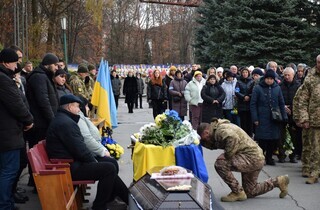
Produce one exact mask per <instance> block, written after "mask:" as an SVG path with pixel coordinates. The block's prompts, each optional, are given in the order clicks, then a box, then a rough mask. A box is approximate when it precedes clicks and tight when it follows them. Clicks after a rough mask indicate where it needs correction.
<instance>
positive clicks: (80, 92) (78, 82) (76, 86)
mask: <svg viewBox="0 0 320 210" xmlns="http://www.w3.org/2000/svg"><path fill="white" fill-rule="evenodd" d="M70 87H71V89H72V92H73V94H74V95H76V96H82V97H84V98H86V99H87V100H89V101H90V100H91V94H92V89H91V88H87V87H86V85H85V83H84V81H83V80H82V79H81V77H80V76H79V75H72V76H71V77H70ZM90 90H91V92H90Z"/></svg>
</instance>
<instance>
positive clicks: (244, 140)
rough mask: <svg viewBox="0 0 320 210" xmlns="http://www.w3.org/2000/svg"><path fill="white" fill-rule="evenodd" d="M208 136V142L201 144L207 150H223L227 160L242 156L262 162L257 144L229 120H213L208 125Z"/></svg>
mask: <svg viewBox="0 0 320 210" xmlns="http://www.w3.org/2000/svg"><path fill="white" fill-rule="evenodd" d="M209 135H210V141H209V142H202V145H203V146H204V147H206V148H208V149H223V150H224V151H225V157H226V158H227V159H230V158H232V157H234V156H236V155H240V154H243V155H247V156H248V157H249V158H255V159H258V160H264V155H263V152H262V149H261V148H260V147H259V146H258V144H257V143H256V142H255V141H254V140H253V139H252V138H251V137H250V136H248V134H247V133H246V132H245V131H243V130H242V129H241V128H240V127H238V126H237V125H235V124H232V123H230V121H229V120H225V119H217V120H214V121H213V122H212V123H211V124H210V129H209Z"/></svg>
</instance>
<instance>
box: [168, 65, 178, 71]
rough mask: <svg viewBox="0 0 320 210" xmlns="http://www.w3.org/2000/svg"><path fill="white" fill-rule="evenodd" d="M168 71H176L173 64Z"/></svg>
mask: <svg viewBox="0 0 320 210" xmlns="http://www.w3.org/2000/svg"><path fill="white" fill-rule="evenodd" d="M169 70H170V71H177V68H176V67H175V66H170V69H169Z"/></svg>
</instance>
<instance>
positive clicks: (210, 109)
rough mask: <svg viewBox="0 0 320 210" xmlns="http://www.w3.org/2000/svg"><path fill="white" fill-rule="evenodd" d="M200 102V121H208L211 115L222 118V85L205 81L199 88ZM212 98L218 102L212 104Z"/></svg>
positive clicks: (224, 94) (224, 95)
mask: <svg viewBox="0 0 320 210" xmlns="http://www.w3.org/2000/svg"><path fill="white" fill-rule="evenodd" d="M201 97H202V99H203V104H202V122H206V123H210V122H211V119H212V118H213V117H215V118H223V110H222V102H223V101H224V99H225V97H226V93H225V92H224V90H223V89H222V87H221V86H220V85H219V84H218V83H216V84H214V85H212V84H210V83H208V82H207V84H206V85H205V86H203V88H202V90H201ZM214 100H217V101H219V104H213V103H212V102H213V101H214Z"/></svg>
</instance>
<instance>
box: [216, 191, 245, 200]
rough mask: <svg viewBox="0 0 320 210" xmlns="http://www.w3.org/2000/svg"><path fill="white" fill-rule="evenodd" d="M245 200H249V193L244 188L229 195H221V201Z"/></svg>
mask: <svg viewBox="0 0 320 210" xmlns="http://www.w3.org/2000/svg"><path fill="white" fill-rule="evenodd" d="M244 200H247V195H246V193H245V192H244V191H243V190H242V191H240V192H238V193H235V192H231V193H229V195H227V196H223V197H221V201H223V202H234V201H244Z"/></svg>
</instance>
